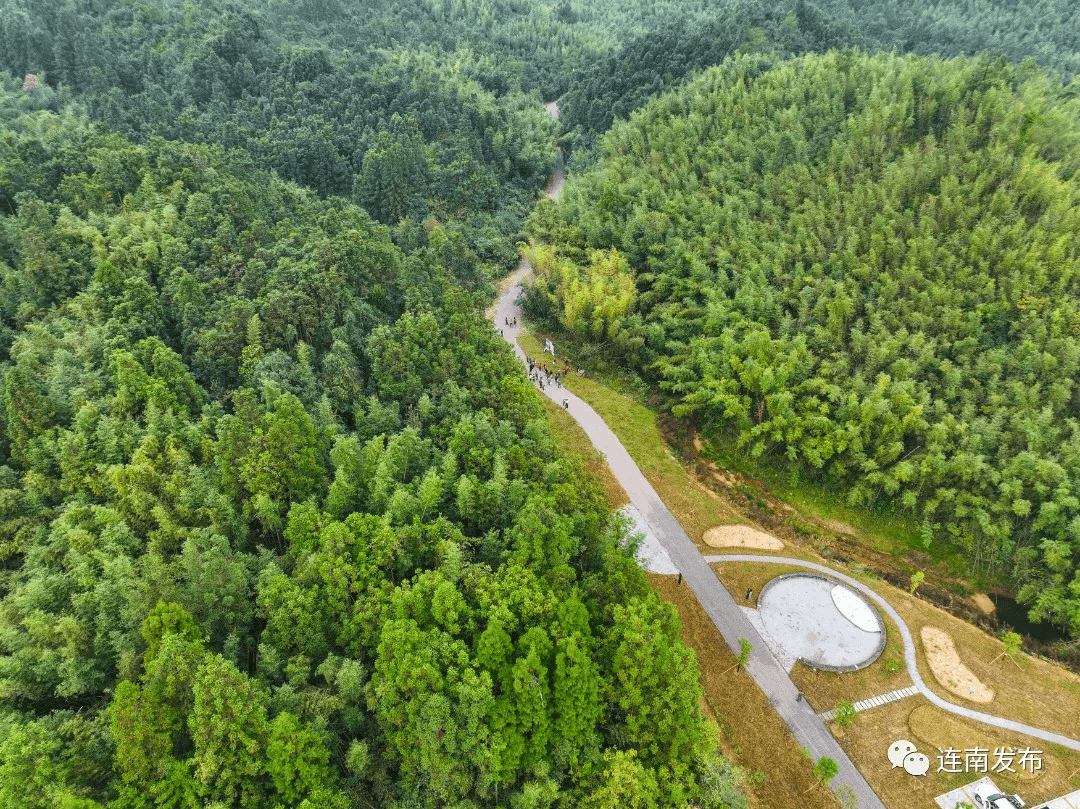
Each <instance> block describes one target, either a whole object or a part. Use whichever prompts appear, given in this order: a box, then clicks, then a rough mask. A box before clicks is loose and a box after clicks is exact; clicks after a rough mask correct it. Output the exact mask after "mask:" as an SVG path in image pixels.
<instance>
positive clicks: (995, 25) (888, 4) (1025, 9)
mask: <svg viewBox="0 0 1080 809" xmlns="http://www.w3.org/2000/svg"><path fill="white" fill-rule="evenodd" d="M600 8H601V9H602V10H597V11H596V12H595V13H594V14H588V13H587V14H586V15H585V16H586V17H587V18H588V19H590V21H593V22H596V21H597V18H606V19H607V20H608V21H609V24H610V25H611V26H613V27H618V30H620V31H625V32H626V33H625V34H624V35H622V36H620V38H619V45H618V47H616V48H614V49H611V50H608V51H606V52H604V53H602V54H598V55H597V57H596V58H594V59H590V60H588V61H586V62H585V63H584V65H583V66H582V68H581V69H580V70H578V71H577V72H575V74H574V80H573V82H572V83H571V85H570V89H569V91H568V92H567V95H566V100H565V104H564V108H565V109H564V115H563V116H562V118H561V121H562V124H563V126H564V127H565V128H566V130H567V135H566V137H565V138H564V143H565V145H566V146H567V148H568V149H569V150H578V149H589V148H591V147H592V145H593V143H594V142H595V139H596V138H597V137H598V136H599V135H601V134H602V133H604V132H606V131H607V129H608V128H609V127H610V126H611V124H612V122H613V121H614V120H616V119H617V118H626V117H627V116H629V114H630V113H631V112H632V111H634V110H635V109H637V108H638V107H640V106H641V105H642V104H643V103H645V101H646V100H647V99H648V98H649V97H650V96H653V95H656V94H657V93H660V92H663V91H664V90H667V89H671V88H673V87H674V86H677V85H679V84H681V83H682V82H683V81H684V80H685V79H686V78H687V76H688V75H690V74H691V73H692V72H693V71H695V70H702V69H705V68H707V67H710V66H711V65H715V64H719V63H720V62H722V61H723V60H724V59H725V58H726V57H727V56H728V55H730V54H732V53H734V52H735V51H737V50H740V49H743V50H768V51H771V52H774V53H776V54H779V55H796V54H800V53H805V52H808V51H809V52H818V53H821V52H824V51H826V50H828V49H829V48H844V47H859V48H862V49H865V50H868V51H877V50H880V51H898V52H900V53H915V54H920V55H930V54H940V55H942V56H959V55H967V56H974V55H976V54H978V53H981V52H983V51H994V52H996V53H1000V54H1003V55H1005V56H1006V57H1007V58H1008V59H1010V60H1012V61H1015V62H1021V61H1023V60H1024V59H1025V58H1027V57H1031V58H1033V59H1034V60H1035V61H1036V62H1037V63H1038V64H1039V65H1041V66H1043V67H1045V68H1047V69H1049V70H1052V71H1054V72H1056V73H1058V74H1060V75H1061V76H1062V77H1064V78H1065V79H1066V80H1068V79H1070V78H1071V77H1072V76H1074V75H1076V73H1077V72H1078V71H1080V6H1077V4H1076V3H1073V2H1071V0H1049V1H1047V0H1010V1H1009V2H1003V0H952V2H932V1H931V0H814V1H813V2H811V0H779V1H778V2H770V3H765V2H761V0H720V1H719V2H713V3H702V4H698V5H695V4H682V3H679V4H675V3H673V4H670V5H666V4H660V3H650V4H648V5H647V6H646V7H644V8H648V9H649V11H652V12H660V11H661V10H663V11H664V12H666V13H657V14H656V16H654V17H646V18H644V19H642V18H641V17H639V16H637V15H635V14H633V12H632V11H629V10H626V11H624V10H623V9H622V8H619V9H618V10H616V9H614V8H612V9H610V10H607V9H604V7H603V6H601V7H600ZM646 22H647V23H650V24H642V23H646ZM634 23H637V25H634Z"/></svg>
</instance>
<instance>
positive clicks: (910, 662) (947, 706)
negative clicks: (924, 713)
mask: <svg viewBox="0 0 1080 809" xmlns="http://www.w3.org/2000/svg"><path fill="white" fill-rule="evenodd" d="M705 561H706V562H721V563H722V562H773V563H776V564H784V565H798V566H800V567H805V568H809V569H810V570H817V571H819V572H821V573H826V574H828V575H829V576H832V577H833V578H835V579H839V580H840V581H842V582H844V583H846V584H850V585H851V586H852V587H854V588H856V589H857V590H859V592H861V593H864V594H865V595H866V596H867V597H869V598H870V599H872V600H873V602H874V603H875V604H877V605H878V606H879V607H881V608H882V609H883V610H885V612H886V613H888V615H889V617H890V618H892V619H893V621H894V622H895V623H896V626H897V627H898V628H899V629H900V637H901V638H903V641H904V660H905V661H906V662H907V669H908V674H909V675H910V676H911V681H912V682H913V683H914V684H915V687H916V688H917V689H919V693H921V694H922V695H923V696H924V697H926V698H927V699H928V700H930V701H931V702H932V703H934V704H935V705H937V706H938V707H939V708H941V709H942V710H945V711H948V712H949V713H954V714H956V715H957V716H963V717H966V718H968V719H974V720H976V721H979V722H983V723H985V724H987V725H993V726H994V727H999V728H1006V729H1007V730H1015V731H1017V732H1018V733H1023V734H1026V735H1028V736H1032V737H1034V738H1036V739H1040V740H1041V741H1044V742H1051V743H1052V744H1060V745H1061V746H1062V747H1067V748H1069V749H1070V750H1077V751H1080V741H1077V740H1076V739H1070V738H1069V737H1068V736H1062V735H1060V734H1058V733H1052V732H1050V731H1048V730H1041V729H1040V728H1036V727H1032V726H1031V725H1025V724H1024V723H1023V722H1014V721H1013V720H1012V719H1003V718H1001V717H998V716H993V715H991V714H985V713H982V712H980V711H973V710H971V709H970V708H965V707H964V706H963V705H956V704H954V703H952V702H949V701H948V700H946V699H943V698H941V697H940V696H938V695H937V694H935V693H934V692H933V691H931V690H930V688H929V687H928V686H927V685H926V682H925V681H924V680H923V678H922V675H921V674H920V673H919V667H918V665H917V664H916V660H915V641H914V640H913V639H912V636H911V631H910V630H909V629H908V626H907V624H906V623H904V619H903V618H901V617H900V615H899V613H897V611H896V610H895V609H893V607H892V605H891V604H890V603H889V602H888V601H886V600H885V599H884V598H882V597H881V596H879V595H878V594H877V593H876V592H874V591H873V590H872V589H870V588H869V587H867V586H866V585H865V584H863V583H862V582H860V581H857V580H856V579H853V578H851V576H847V575H845V574H843V573H840V572H839V571H837V570H833V569H832V568H831V567H826V566H825V565H819V564H816V563H814V562H807V561H804V560H802V559H792V558H790V557H786V556H758V555H755V554H742V553H732V554H727V553H725V554H718V555H716V556H706V557H705Z"/></svg>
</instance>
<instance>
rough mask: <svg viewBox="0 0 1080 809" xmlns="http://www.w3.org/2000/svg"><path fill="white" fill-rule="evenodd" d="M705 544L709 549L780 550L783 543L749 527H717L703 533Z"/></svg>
mask: <svg viewBox="0 0 1080 809" xmlns="http://www.w3.org/2000/svg"><path fill="white" fill-rule="evenodd" d="M704 540H705V544H706V545H708V546H709V547H710V548H760V549H763V550H768V551H778V550H782V549H783V547H784V543H783V542H781V541H780V540H779V539H777V538H776V537H774V536H769V535H768V534H765V533H762V532H761V531H758V530H756V529H754V528H751V527H750V526H749V525H717V526H716V527H714V528H710V529H709V530H708V531H706V532H705V536H704Z"/></svg>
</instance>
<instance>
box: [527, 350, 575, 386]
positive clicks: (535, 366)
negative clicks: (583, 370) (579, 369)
mask: <svg viewBox="0 0 1080 809" xmlns="http://www.w3.org/2000/svg"><path fill="white" fill-rule="evenodd" d="M526 359H527V360H528V361H529V379H531V380H532V381H533V382H535V383H537V384H538V385H539V386H540V390H543V389H544V384H545V383H547V384H548V385H550V384H551V383H552V382H554V383H555V385H556V386H557V387H560V388H561V387H562V381H563V379H565V378H566V375H567V374H568V373H569V372H570V363H566V364H565V365H564V366H563V367H562V368H560V369H557V370H553V366H554V363H553V364H552V366H549V365H548V364H547V363H546V362H536V361H534V360H533V359H532V357H526Z"/></svg>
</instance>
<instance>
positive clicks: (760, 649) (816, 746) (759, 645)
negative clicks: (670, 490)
mask: <svg viewBox="0 0 1080 809" xmlns="http://www.w3.org/2000/svg"><path fill="white" fill-rule="evenodd" d="M546 106H547V107H548V110H549V111H550V112H552V114H553V115H556V116H557V110H558V108H557V107H555V108H554V111H552V107H554V103H552V104H549V105H546ZM563 179H564V177H563V176H562V172H561V171H560V172H558V173H557V175H556V177H555V178H554V179H553V181H552V184H551V185H550V186H549V188H548V192H547V193H548V195H549V196H551V197H557V196H558V192H559V188H560V187H561V185H562V181H563ZM528 269H529V268H528V265H527V264H526V263H525V262H524V261H523V262H522V263H521V265H520V266H519V267H518V269H517V270H516V271H515V272H514V273H513V275H512V277H511V284H510V285H509V287H508V288H507V290H506V292H504V293H503V294H502V296H501V297H500V298H499V300H498V301H497V303H496V306H495V312H494V320H495V325H496V327H497V328H499V329H500V331H501V332H502V334H503V336H504V337H505V339H506V341H507V342H508V343H510V345H511V347H512V348H513V350H514V353H515V354H516V355H517V356H518V358H519V359H521V361H522V362H525V353H524V352H523V351H522V350H521V348H520V346H518V344H517V336H518V332H519V331H520V329H521V325H520V321H521V318H522V313H521V308H520V306H518V304H517V298H518V296H519V295H520V293H521V291H522V289H521V286H520V283H521V279H522V278H523V276H524V275H525V274H526V272H527V271H528ZM514 318H517V319H518V321H519V325H518V326H509V327H508V326H507V325H506V324H507V323H508V322H512V321H513V319H514ZM543 393H544V395H546V396H547V397H548V398H549V399H551V400H552V401H554V402H556V403H557V404H560V405H562V404H563V403H564V401H565V403H566V405H567V410H568V411H569V413H570V415H571V416H573V418H574V419H575V420H576V421H577V423H578V424H579V425H580V426H581V428H582V429H583V430H584V431H585V434H586V435H588V437H589V440H590V441H592V443H593V446H595V447H596V449H597V450H599V451H600V452H602V453H603V454H604V455H605V456H606V458H607V462H608V465H609V466H610V467H611V471H612V473H613V474H614V475H615V477H616V478H617V479H618V481H619V483H620V484H622V487H623V489H625V490H626V494H627V496H628V497H629V498H630V500H631V502H632V503H633V505H634V506H635V507H637V509H638V510H639V511H640V512H641V514H642V515H643V516H644V518H645V521H646V522H647V523H648V526H649V528H650V529H651V531H652V533H653V535H654V536H656V538H657V539H659V540H660V542H661V543H662V544H663V545H664V548H665V549H666V550H667V552H668V555H669V556H670V557H671V561H672V562H674V564H675V566H676V567H677V568H678V569H679V570H680V571H681V572H682V576H683V579H684V580H685V581H686V583H687V584H688V585H689V587H690V588H691V589H692V590H693V592H694V595H695V596H696V597H697V599H698V601H699V602H700V603H701V606H702V607H703V608H704V610H705V612H706V613H707V614H708V616H709V618H710V619H711V620H712V622H713V623H714V624H715V625H716V628H717V629H718V630H719V631H720V634H721V635H722V636H723V638H724V640H725V642H726V643H727V645H728V646H729V647H730V648H731V650H732V652H733V653H735V654H738V651H739V638H746V639H747V640H749V641H750V643H752V644H753V649H752V650H751V653H750V663H749V665H748V666H747V671H748V672H749V674H750V676H751V677H753V678H754V681H755V682H756V683H757V684H758V686H759V687H760V688H761V690H762V691H764V692H765V695H766V696H767V697H768V699H769V702H770V704H771V705H772V706H773V707H774V708H775V709H776V711H777V712H778V713H779V714H780V716H781V718H783V720H784V722H785V723H787V726H788V728H789V729H790V730H791V732H792V733H793V734H794V736H795V738H796V739H797V740H798V743H799V744H800V745H801V746H803V747H805V748H806V749H807V750H809V751H810V754H811V755H812V756H813V758H814V759H815V760H817V759H819V758H821V757H822V756H828V757H829V758H832V759H834V760H835V761H836V763H837V765H838V767H839V772H838V773H837V776H836V778H834V779H833V781H832V782H831V784H830V787H831V788H832V789H833V791H834V792H838V791H840V790H844V791H846V789H845V788H848V789H850V790H851V791H852V792H853V793H854V794H855V797H856V805H857V806H858V807H860V809H885V805H884V804H883V803H882V802H881V799H880V798H878V796H877V794H876V793H875V792H874V790H873V789H872V788H871V787H870V785H869V784H868V783H867V782H866V779H864V778H863V777H862V775H861V774H860V773H859V771H858V770H857V769H856V768H855V765H854V764H853V763H852V762H851V759H849V758H848V756H847V754H846V753H845V752H844V750H843V749H842V748H841V747H840V745H839V744H838V743H837V741H836V740H835V739H834V738H833V737H832V735H831V734H830V733H829V732H828V730H827V729H826V727H825V725H824V723H823V722H822V720H821V719H820V717H818V716H817V715H816V714H815V713H814V710H813V709H812V708H811V707H810V705H809V704H808V703H807V702H806V701H805V700H798V701H797V700H796V697H797V696H798V689H796V687H795V685H794V684H793V683H792V682H791V679H790V678H789V677H788V674H787V671H785V670H784V668H783V667H782V666H781V665H780V663H779V662H778V661H777V660H776V658H775V657H774V656H773V654H772V652H770V651H769V647H768V645H767V644H766V643H765V641H764V640H763V639H762V638H761V636H760V635H759V634H758V632H757V630H756V629H754V627H753V626H752V625H751V623H750V622H749V620H747V618H746V616H745V615H744V614H743V612H742V610H741V609H740V608H739V606H738V605H737V604H736V603H735V600H734V599H733V598H732V597H731V595H730V593H728V591H727V590H726V589H725V588H724V586H723V585H722V584H721V583H720V580H719V579H718V578H717V577H716V574H715V573H714V572H713V570H712V568H711V567H709V563H708V561H707V560H706V558H705V557H703V556H702V555H701V553H700V552H699V551H698V549H697V546H695V545H694V543H693V542H691V540H690V537H688V536H687V535H686V532H685V531H683V529H682V526H681V525H679V523H678V522H677V521H676V520H675V518H674V517H673V516H672V514H671V512H670V511H668V509H667V506H665V505H664V502H663V501H662V500H661V499H660V497H659V496H658V495H657V494H656V492H655V490H654V489H653V487H652V486H651V485H650V484H649V482H648V480H646V479H645V476H644V475H643V474H642V473H641V470H640V469H638V467H637V464H635V463H634V461H633V459H632V458H631V457H630V455H629V453H627V451H626V449H625V448H624V447H623V445H622V443H621V442H620V441H619V439H618V438H617V437H616V436H615V434H614V433H613V432H612V431H611V430H610V429H609V428H608V426H607V424H605V423H604V420H603V419H601V418H600V416H598V415H597V414H596V411H594V410H593V409H592V408H591V407H590V406H589V405H588V404H586V403H585V402H584V401H582V400H581V399H579V398H578V397H577V396H575V395H574V394H572V393H570V392H569V391H568V390H566V389H565V388H560V387H555V386H551V385H547V386H545V389H544V391H543ZM723 558H724V559H728V560H732V561H734V560H737V559H740V560H741V559H747V560H754V561H770V562H773V561H775V562H780V561H785V562H787V563H789V564H792V563H794V564H803V565H807V566H808V567H818V568H819V569H821V570H823V571H825V572H827V573H829V574H830V575H833V576H836V577H837V578H839V579H842V580H844V581H847V582H849V583H851V584H853V585H855V586H857V587H859V589H860V590H863V591H866V589H867V588H865V587H864V586H863V585H862V584H861V583H859V582H855V581H853V580H852V579H850V578H849V577H847V576H844V575H843V574H841V573H837V572H836V571H833V570H830V569H828V568H824V567H822V566H816V565H812V564H811V563H807V562H802V561H801V560H783V559H780V558H778V557H771V556H770V557H758V556H735V555H733V556H725V557H723ZM868 594H869V595H870V596H871V597H872V598H873V599H874V600H875V602H876V603H878V604H881V605H882V607H883V608H884V609H885V610H886V612H888V613H889V615H890V616H891V617H892V618H893V620H894V621H896V623H897V626H899V627H900V628H901V633H902V634H903V636H904V655H905V658H906V660H907V666H908V670H909V673H910V674H911V678H912V680H913V681H914V682H915V683H916V684H917V685H918V686H919V687H920V691H922V693H924V694H925V695H926V697H927V698H928V699H929V700H930V701H931V702H933V703H934V704H935V705H938V706H939V707H942V708H944V709H945V710H948V711H952V712H953V713H958V714H961V715H963V716H968V717H970V718H974V719H979V720H980V721H983V722H987V723H988V724H994V725H999V726H1001V727H1008V728H1011V729H1013V730H1020V731H1021V732H1025V733H1029V734H1031V735H1033V736H1036V737H1037V738H1040V739H1046V740H1048V741H1055V742H1056V743H1058V744H1061V745H1063V746H1065V747H1070V748H1072V749H1076V750H1080V743H1077V742H1075V741H1073V740H1071V739H1066V738H1065V737H1062V736H1057V735H1056V734H1048V733H1046V732H1045V731H1039V730H1038V729H1036V728H1028V727H1027V726H1026V725H1021V724H1020V723H1017V722H1011V721H1009V720H1001V719H997V718H996V717H992V716H988V715H986V714H980V713H978V712H976V711H968V710H967V709H965V708H960V707H958V706H956V705H952V704H951V703H948V702H946V701H945V700H943V699H941V698H940V697H938V696H937V695H936V694H934V693H933V692H931V691H930V690H929V689H928V688H927V687H926V685H925V683H923V681H922V679H921V678H920V677H919V671H918V668H917V666H916V665H915V647H914V644H913V643H912V641H911V633H910V632H909V631H908V630H907V627H906V625H905V624H904V622H903V621H902V620H901V619H900V617H899V616H898V615H897V614H896V612H895V610H893V609H892V607H890V606H889V605H888V604H887V603H886V602H885V601H884V600H883V599H881V598H880V597H879V596H877V594H876V593H872V592H871V593H868ZM884 754H885V751H882V755H884Z"/></svg>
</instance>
